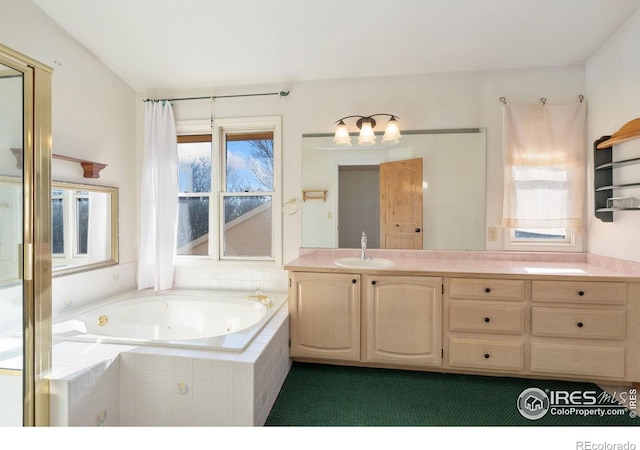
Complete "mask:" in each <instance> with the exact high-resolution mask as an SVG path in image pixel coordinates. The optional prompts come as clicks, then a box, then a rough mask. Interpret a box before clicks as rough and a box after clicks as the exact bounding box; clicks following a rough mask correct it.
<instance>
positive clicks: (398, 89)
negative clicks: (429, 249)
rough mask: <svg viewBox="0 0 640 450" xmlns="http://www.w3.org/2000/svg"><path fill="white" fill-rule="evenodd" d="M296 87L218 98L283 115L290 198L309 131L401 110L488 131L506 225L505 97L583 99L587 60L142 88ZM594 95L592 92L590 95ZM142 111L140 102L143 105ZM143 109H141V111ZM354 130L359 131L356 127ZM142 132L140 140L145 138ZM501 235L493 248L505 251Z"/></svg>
mask: <svg viewBox="0 0 640 450" xmlns="http://www.w3.org/2000/svg"><path fill="white" fill-rule="evenodd" d="M280 90H290V94H289V96H288V97H285V98H278V97H248V98H235V99H218V100H216V101H215V103H213V115H214V117H236V116H244V115H250V116H253V115H272V114H281V115H282V116H283V120H282V123H283V173H284V179H283V199H284V200H285V201H286V200H287V199H289V198H296V199H298V201H299V202H301V201H302V200H301V197H302V187H301V186H302V181H301V167H302V159H301V155H302V134H305V133H333V132H334V131H335V130H334V126H335V121H336V120H337V119H339V118H340V117H344V116H347V115H351V114H362V115H367V114H374V113H378V112H388V113H392V114H397V115H398V117H399V123H400V126H401V129H404V130H408V129H414V130H415V129H441V128H478V127H484V128H486V129H487V226H499V224H500V222H501V213H502V106H503V105H502V103H500V101H499V99H500V97H503V96H504V97H506V99H507V101H508V102H537V101H539V99H540V98H541V97H545V98H547V100H548V102H549V103H566V102H575V101H578V96H579V95H580V94H585V76H584V66H580V65H578V66H562V67H544V68H528V69H513V70H487V71H474V72H457V73H437V74H427V75H411V76H402V77H379V78H364V79H343V80H324V81H304V82H296V83H282V84H277V85H273V84H271V85H263V86H245V87H234V88H225V89H215V90H214V89H185V90H174V91H162V92H147V93H141V94H140V98H147V97H148V98H167V97H170V98H176V97H192V96H207V95H226V94H244V93H254V92H277V91H280ZM587 100H588V98H587ZM139 109H140V108H139ZM140 111H141V109H140ZM211 112H212V105H211V103H210V102H209V100H202V101H189V102H176V103H175V115H176V118H177V119H178V120H180V119H208V118H209V117H210V115H211ZM350 131H355V128H354V129H351V130H350ZM140 136H141V130H139V143H140V142H141V138H140ZM283 232H284V236H286V239H284V258H283V259H284V261H285V262H288V261H290V260H291V259H293V258H295V257H296V256H297V254H298V249H299V247H300V245H301V235H302V229H301V214H300V213H299V212H298V213H297V214H294V215H287V214H284V215H283ZM501 246H502V239H501V237H500V236H499V239H498V240H497V241H495V242H488V243H487V249H488V250H495V249H501Z"/></svg>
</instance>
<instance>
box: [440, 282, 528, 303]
mask: <svg viewBox="0 0 640 450" xmlns="http://www.w3.org/2000/svg"><path fill="white" fill-rule="evenodd" d="M449 297H451V298H473V299H491V300H524V298H525V282H524V280H498V279H496V280H493V279H480V278H479V279H475V278H451V279H450V280H449Z"/></svg>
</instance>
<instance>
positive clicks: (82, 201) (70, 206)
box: [51, 189, 89, 266]
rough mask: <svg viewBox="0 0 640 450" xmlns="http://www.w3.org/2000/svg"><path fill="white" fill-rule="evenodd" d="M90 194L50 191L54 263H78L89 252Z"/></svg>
mask: <svg viewBox="0 0 640 450" xmlns="http://www.w3.org/2000/svg"><path fill="white" fill-rule="evenodd" d="M88 238H89V193H88V192H86V191H82V190H62V189H52V191H51V252H52V256H53V259H54V266H60V265H69V264H77V263H78V262H79V260H85V259H86V258H87V255H88Z"/></svg>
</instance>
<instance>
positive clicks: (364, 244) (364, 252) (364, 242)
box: [360, 231, 367, 261]
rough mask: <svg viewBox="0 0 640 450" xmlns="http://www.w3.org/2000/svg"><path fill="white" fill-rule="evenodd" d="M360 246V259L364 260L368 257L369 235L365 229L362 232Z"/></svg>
mask: <svg viewBox="0 0 640 450" xmlns="http://www.w3.org/2000/svg"><path fill="white" fill-rule="evenodd" d="M360 247H361V251H360V259H361V260H363V261H364V260H365V259H367V235H366V233H365V232H364V231H363V232H362V237H360Z"/></svg>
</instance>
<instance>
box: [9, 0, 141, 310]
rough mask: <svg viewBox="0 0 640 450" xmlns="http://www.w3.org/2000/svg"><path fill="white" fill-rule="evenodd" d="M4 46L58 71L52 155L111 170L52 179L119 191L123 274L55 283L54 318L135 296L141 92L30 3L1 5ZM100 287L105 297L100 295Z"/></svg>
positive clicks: (61, 170) (63, 173) (55, 171)
mask: <svg viewBox="0 0 640 450" xmlns="http://www.w3.org/2000/svg"><path fill="white" fill-rule="evenodd" d="M0 42H2V43H3V44H4V45H6V46H8V47H9V48H12V49H13V50H15V51H18V52H20V53H23V54H25V55H27V56H29V57H31V58H33V59H35V60H38V61H40V62H41V63H43V64H46V65H48V66H50V67H52V68H53V71H54V72H53V77H52V142H53V152H54V153H59V154H62V155H66V156H71V157H76V158H84V159H88V160H91V161H97V162H101V163H104V164H107V165H108V166H107V167H106V168H105V169H103V170H102V172H101V174H100V178H99V179H86V178H83V172H82V169H81V167H80V165H79V164H77V163H71V162H66V161H60V160H53V162H52V179H54V180H63V181H70V182H79V183H87V184H100V185H107V186H116V187H118V188H119V189H120V196H119V198H120V211H119V219H120V262H121V264H122V265H121V266H118V267H112V268H108V269H103V270H99V271H93V272H92V273H83V274H78V275H69V276H64V277H60V278H55V279H54V282H53V297H54V311H55V310H56V309H57V308H58V307H60V303H61V302H66V304H67V305H69V302H71V304H74V303H75V304H78V303H82V302H85V301H89V300H93V299H96V298H100V297H101V296H103V295H104V293H108V292H112V291H121V290H125V289H130V288H132V287H134V286H135V285H134V284H132V280H133V279H134V278H135V277H133V276H132V275H131V274H132V273H134V272H135V263H136V260H137V250H136V249H137V243H136V242H137V240H136V235H137V231H136V229H137V192H136V178H137V167H136V158H135V152H136V141H135V136H136V115H135V101H136V96H135V92H134V91H133V90H132V89H131V88H130V87H129V86H128V85H126V84H125V83H124V82H123V81H122V80H121V79H120V78H118V77H117V76H116V75H115V74H114V73H113V72H112V71H111V70H110V69H108V68H106V67H105V66H104V65H103V64H102V63H101V62H100V61H98V60H97V59H96V58H95V57H94V56H93V55H92V54H91V53H90V52H89V51H88V50H87V49H86V48H84V47H83V46H81V45H80V44H79V43H78V42H77V41H76V40H75V39H73V38H72V37H71V36H69V35H68V33H66V32H65V31H64V30H63V29H62V28H61V27H60V26H59V25H57V24H56V23H55V22H53V21H52V20H51V19H50V18H49V16H47V15H46V14H45V13H44V12H43V11H42V10H40V8H38V7H37V6H35V5H34V4H33V3H32V2H30V1H24V0H2V2H0ZM97 286H99V289H96V287H97Z"/></svg>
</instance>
